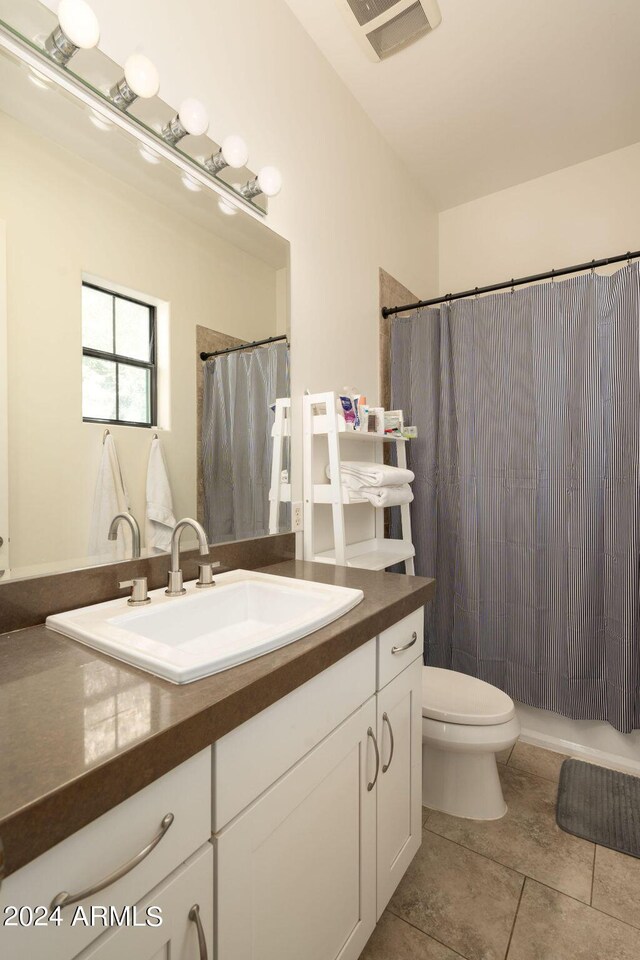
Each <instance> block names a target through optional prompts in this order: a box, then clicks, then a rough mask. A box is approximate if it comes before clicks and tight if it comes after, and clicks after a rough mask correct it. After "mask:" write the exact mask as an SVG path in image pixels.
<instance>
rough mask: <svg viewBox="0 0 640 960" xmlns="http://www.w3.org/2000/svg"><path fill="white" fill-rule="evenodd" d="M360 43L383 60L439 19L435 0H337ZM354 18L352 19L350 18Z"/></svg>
mask: <svg viewBox="0 0 640 960" xmlns="http://www.w3.org/2000/svg"><path fill="white" fill-rule="evenodd" d="M338 3H339V5H340V6H341V7H342V9H343V10H344V12H345V15H346V16H347V18H348V20H349V23H350V25H351V28H352V30H353V31H354V33H355V34H356V36H357V37H358V40H359V41H360V44H361V46H362V47H363V49H364V50H365V51H366V52H367V54H368V55H369V57H370V58H371V59H372V60H384V59H385V57H390V56H391V55H392V54H393V53H397V51H398V50H401V49H402V48H403V47H406V46H407V44H409V43H412V42H413V41H414V40H417V39H418V38H419V37H423V36H424V35H425V33H429V32H430V31H431V30H435V28H436V27H437V26H438V24H439V23H440V22H441V20H442V14H441V13H440V8H439V6H438V2H437V0H338ZM354 18H355V21H354Z"/></svg>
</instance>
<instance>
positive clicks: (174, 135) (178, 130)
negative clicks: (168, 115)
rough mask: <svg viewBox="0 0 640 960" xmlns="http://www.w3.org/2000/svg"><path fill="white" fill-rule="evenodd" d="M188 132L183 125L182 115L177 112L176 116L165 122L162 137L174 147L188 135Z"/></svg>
mask: <svg viewBox="0 0 640 960" xmlns="http://www.w3.org/2000/svg"><path fill="white" fill-rule="evenodd" d="M188 132H189V131H188V130H187V129H186V128H185V127H184V126H183V124H182V121H181V120H180V117H179V116H178V114H176V115H175V117H174V118H173V119H172V120H169V123H167V124H165V126H164V127H163V128H162V137H163V139H164V140H166V142H167V143H169V144H171V146H172V147H175V145H176V144H177V143H179V142H180V140H182V138H183V137H186V135H187V134H188Z"/></svg>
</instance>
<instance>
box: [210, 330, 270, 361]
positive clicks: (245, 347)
mask: <svg viewBox="0 0 640 960" xmlns="http://www.w3.org/2000/svg"><path fill="white" fill-rule="evenodd" d="M286 339H287V335H286V333H283V334H281V335H280V336H279V337H267V338H266V340H252V341H251V343H241V344H240V346H238V347H227V349H226V350H214V351H213V353H201V354H200V359H201V360H208V359H209V357H221V356H222V355H223V354H225V353H235V352H236V350H250V349H251V347H262V346H263V345H264V344H265V343H277V342H278V340H286ZM287 346H289V344H288V343H287Z"/></svg>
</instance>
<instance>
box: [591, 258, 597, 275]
mask: <svg viewBox="0 0 640 960" xmlns="http://www.w3.org/2000/svg"><path fill="white" fill-rule="evenodd" d="M595 273H596V262H595V260H592V261H591V276H592V277H593V276H595Z"/></svg>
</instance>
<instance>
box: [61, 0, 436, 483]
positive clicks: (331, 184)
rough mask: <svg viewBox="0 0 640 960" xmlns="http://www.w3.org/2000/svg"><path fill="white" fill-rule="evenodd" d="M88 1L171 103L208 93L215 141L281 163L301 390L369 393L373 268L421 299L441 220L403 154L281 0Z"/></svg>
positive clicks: (374, 365) (428, 288)
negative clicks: (231, 137)
mask: <svg viewBox="0 0 640 960" xmlns="http://www.w3.org/2000/svg"><path fill="white" fill-rule="evenodd" d="M46 3H47V6H50V7H51V8H52V9H53V8H55V7H56V6H57V0H46ZM91 5H92V7H93V8H94V10H95V11H96V14H97V15H98V17H99V19H100V23H101V27H102V36H101V41H100V47H101V49H102V50H104V52H105V53H106V54H108V55H109V56H111V57H112V58H113V59H114V60H116V61H117V62H119V63H124V61H125V59H126V57H127V56H128V55H129V54H130V53H131V51H132V50H134V49H141V50H142V51H143V52H145V53H146V54H147V55H149V56H150V57H151V58H152V59H153V60H154V61H155V63H156V64H157V66H158V68H159V71H160V77H161V89H160V96H161V97H162V98H163V99H164V100H165V101H167V102H168V103H170V104H173V105H178V104H179V103H180V102H181V100H182V99H183V98H184V97H186V96H197V97H200V98H201V99H202V100H203V101H204V102H205V103H206V105H207V106H208V108H209V111H210V115H211V118H212V121H211V128H210V135H211V136H212V137H213V138H214V139H218V140H219V139H220V138H222V137H223V136H225V135H226V134H228V133H230V132H233V131H237V132H239V133H242V135H243V136H244V137H245V138H246V139H247V142H248V143H249V146H250V149H251V155H250V166H251V167H252V169H254V170H257V169H259V168H260V167H261V166H262V165H264V164H267V163H273V164H276V165H277V166H278V167H280V169H281V170H282V173H283V177H284V189H283V191H282V194H281V195H280V196H279V197H277V198H275V199H274V200H273V201H272V202H271V204H270V213H269V218H268V222H269V225H270V226H271V227H272V228H273V229H274V230H276V231H277V232H279V233H281V234H282V235H283V236H285V237H286V238H287V239H288V240H289V241H290V242H291V342H292V393H293V396H294V398H300V397H301V395H302V393H303V391H304V389H305V388H306V387H308V388H310V389H311V390H326V389H332V388H339V387H341V386H342V385H343V384H345V383H349V384H353V385H354V386H355V387H356V388H358V389H359V390H361V391H362V392H363V393H365V394H366V395H367V396H368V397H369V398H371V399H372V400H373V398H374V397H376V395H377V392H378V335H377V331H378V268H379V267H381V266H382V267H384V268H385V269H386V270H388V271H389V272H390V273H391V274H393V275H394V276H396V277H398V279H400V280H401V281H402V282H403V283H405V284H406V285H407V286H408V287H410V288H412V289H415V290H418V291H420V292H421V293H424V294H425V295H427V294H428V293H430V292H433V291H435V289H436V285H437V249H436V244H437V216H436V214H435V212H434V210H433V208H432V206H431V204H430V202H429V201H428V200H427V198H426V196H425V195H424V193H423V191H422V190H421V188H420V187H419V186H418V185H417V184H416V183H415V182H414V180H413V179H412V178H411V177H410V176H409V174H408V172H407V170H406V168H405V166H404V164H403V163H402V162H401V161H400V159H399V157H398V155H397V154H395V152H394V151H393V150H392V148H391V147H390V146H389V145H388V144H387V143H386V142H385V141H384V140H383V138H382V136H381V135H380V133H379V132H378V131H377V130H376V128H375V127H374V126H373V124H372V123H371V122H370V121H369V119H368V118H367V117H366V115H365V114H364V112H363V110H362V108H361V107H360V106H359V105H358V104H357V103H356V101H355V99H354V98H353V97H352V96H351V94H350V93H349V92H348V91H347V88H346V87H345V86H344V85H343V83H342V82H341V81H340V80H339V78H338V76H337V74H336V73H335V72H334V70H333V69H332V68H331V67H330V66H329V64H328V62H327V61H326V60H325V59H324V57H323V56H322V54H321V53H320V52H319V51H318V49H317V47H316V46H315V45H314V43H313V42H312V41H311V39H310V38H309V36H308V35H307V34H306V32H305V31H304V29H303V28H302V26H301V25H300V24H299V22H298V21H297V20H296V18H295V17H294V16H293V14H292V12H291V11H290V9H289V8H288V6H287V5H286V3H285V2H284V0H188V3H182V4H177V3H169V2H166V0H164V2H157V0H91ZM297 475H298V479H299V476H300V470H299V469H298V471H297Z"/></svg>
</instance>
